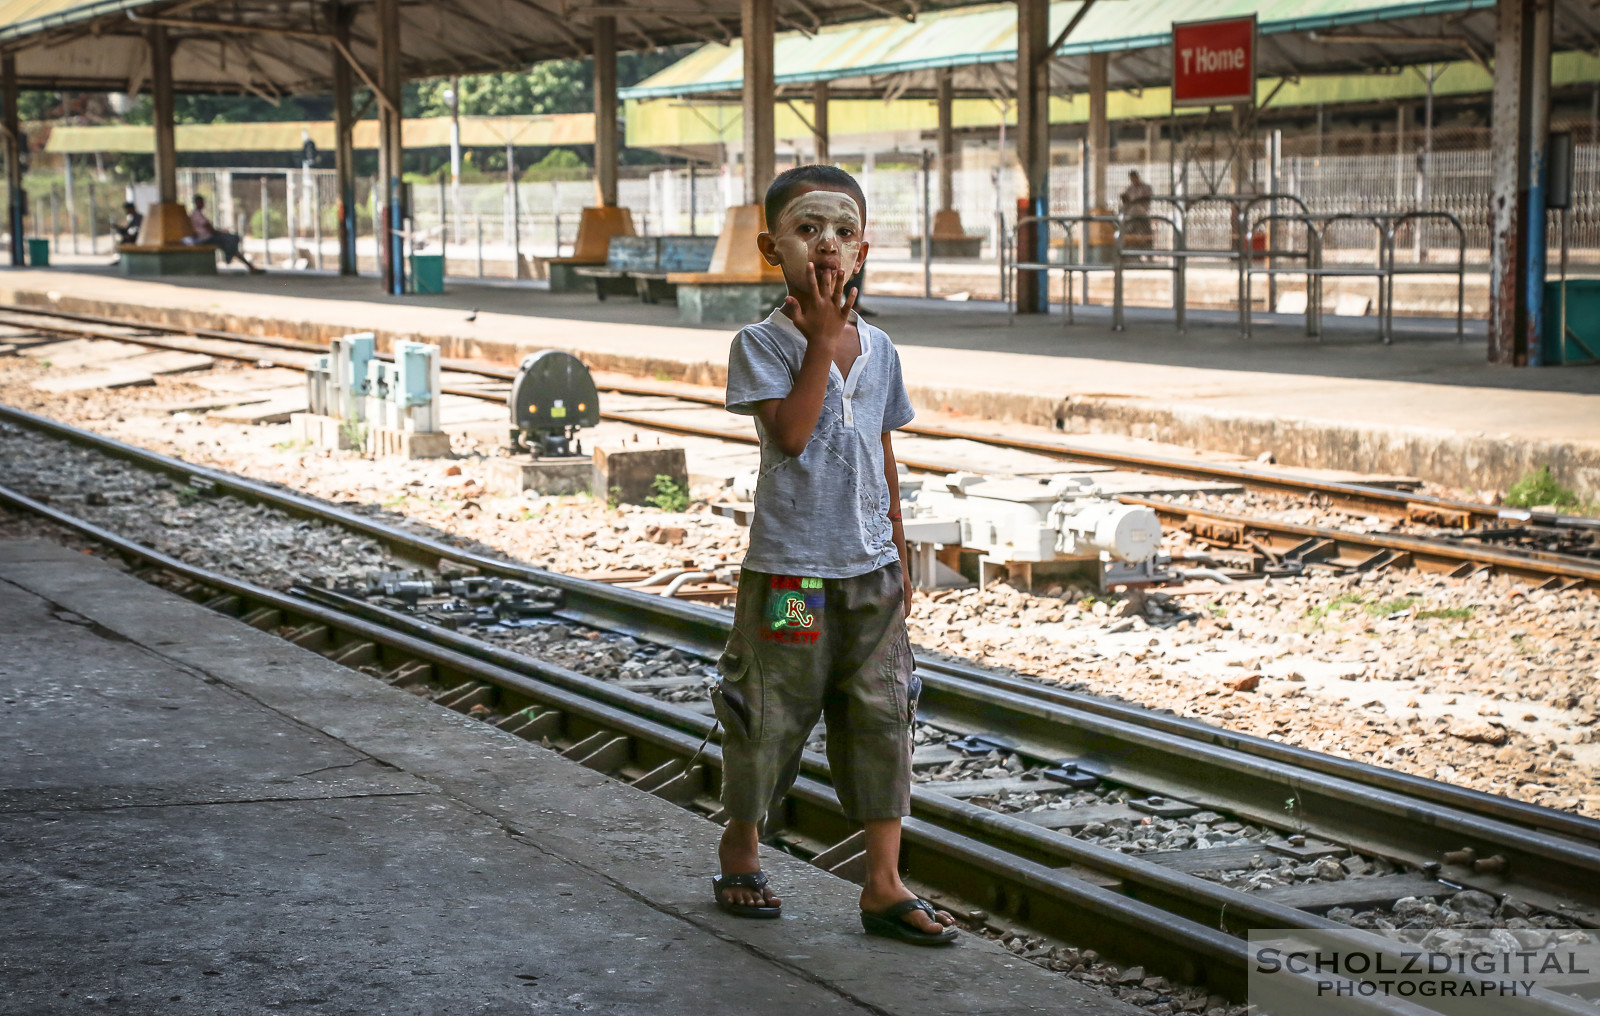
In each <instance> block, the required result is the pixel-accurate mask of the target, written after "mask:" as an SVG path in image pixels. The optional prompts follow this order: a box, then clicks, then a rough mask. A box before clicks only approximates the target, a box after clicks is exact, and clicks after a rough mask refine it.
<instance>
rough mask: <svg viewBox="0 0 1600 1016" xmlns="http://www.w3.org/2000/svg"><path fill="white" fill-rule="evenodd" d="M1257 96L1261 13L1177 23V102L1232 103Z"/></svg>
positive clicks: (1174, 52) (1174, 59)
mask: <svg viewBox="0 0 1600 1016" xmlns="http://www.w3.org/2000/svg"><path fill="white" fill-rule="evenodd" d="M1255 97H1256V18H1255V15H1253V14H1252V15H1251V16H1250V17H1248V18H1228V19H1226V20H1223V21H1190V22H1186V23H1184V24H1175V25H1173V26H1172V104H1173V105H1174V106H1226V105H1230V104H1232V103H1235V102H1254V101H1255Z"/></svg>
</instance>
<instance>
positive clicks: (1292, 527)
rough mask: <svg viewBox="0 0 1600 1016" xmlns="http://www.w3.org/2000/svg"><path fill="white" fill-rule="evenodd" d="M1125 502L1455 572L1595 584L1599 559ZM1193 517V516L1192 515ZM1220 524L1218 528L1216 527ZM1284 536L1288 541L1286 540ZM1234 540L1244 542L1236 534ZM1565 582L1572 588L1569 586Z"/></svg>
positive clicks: (1128, 498)
mask: <svg viewBox="0 0 1600 1016" xmlns="http://www.w3.org/2000/svg"><path fill="white" fill-rule="evenodd" d="M1118 500H1120V501H1122V502H1123V503H1124V504H1135V505H1144V506H1145V507H1147V508H1151V509H1153V510H1154V511H1155V512H1156V514H1157V515H1160V516H1161V517H1162V518H1163V519H1165V520H1167V521H1168V522H1169V523H1173V524H1175V526H1174V527H1175V528H1179V529H1186V530H1188V531H1190V532H1201V533H1202V535H1203V530H1204V525H1203V524H1204V523H1209V524H1210V525H1211V531H1212V532H1227V531H1229V530H1231V531H1233V532H1237V533H1239V534H1248V533H1265V534H1267V537H1268V540H1269V541H1270V542H1277V544H1278V547H1279V548H1281V549H1284V550H1288V549H1290V546H1293V545H1300V544H1303V543H1305V542H1306V541H1307V540H1317V541H1321V542H1323V543H1326V544H1327V545H1328V548H1327V549H1329V550H1333V551H1337V552H1338V553H1340V554H1344V553H1354V554H1359V555H1361V558H1358V560H1360V559H1366V560H1371V559H1372V558H1373V557H1374V555H1378V554H1383V553H1387V554H1389V555H1391V557H1390V559H1389V560H1386V561H1377V562H1374V563H1376V564H1385V565H1388V564H1400V563H1403V562H1402V560H1401V557H1402V556H1403V557H1404V558H1409V559H1410V562H1411V564H1412V565H1413V566H1415V567H1417V568H1420V569H1422V570H1424V571H1437V572H1447V573H1454V572H1458V571H1463V570H1465V571H1471V570H1475V569H1476V568H1478V567H1493V568H1495V569H1498V570H1500V571H1503V572H1506V573H1508V574H1511V575H1517V576H1520V577H1522V578H1525V579H1530V580H1533V581H1536V582H1559V581H1563V580H1565V581H1568V582H1572V583H1575V584H1585V583H1589V584H1600V563H1591V562H1589V561H1586V560H1584V559H1583V558H1578V557H1572V556H1570V555H1566V554H1552V553H1551V552H1549V551H1529V552H1523V551H1511V550H1507V549H1505V548H1501V547H1492V546H1489V545H1487V544H1477V543H1467V542H1460V541H1446V540H1436V539H1429V538H1427V537H1422V536H1407V535H1402V534H1397V533H1352V532H1349V531H1347V530H1343V529H1324V528H1322V527H1320V526H1308V525H1303V524H1301V523H1297V522H1280V521H1277V520H1274V519H1264V518H1262V517H1260V516H1259V515H1238V514H1235V513H1232V512H1223V511H1216V510H1214V509H1211V508H1200V507H1195V506H1191V505H1185V504H1179V503H1177V502H1175V501H1166V500H1162V499H1160V498H1151V497H1139V496H1136V495H1131V494H1124V495H1122V496H1120V497H1119V498H1118ZM1196 520H1198V521H1196ZM1219 527H1220V528H1219ZM1283 541H1288V543H1287V544H1285V543H1284V542H1283ZM1239 542H1243V541H1242V540H1240V541H1239ZM1567 588H1576V586H1575V585H1574V586H1568V587H1567Z"/></svg>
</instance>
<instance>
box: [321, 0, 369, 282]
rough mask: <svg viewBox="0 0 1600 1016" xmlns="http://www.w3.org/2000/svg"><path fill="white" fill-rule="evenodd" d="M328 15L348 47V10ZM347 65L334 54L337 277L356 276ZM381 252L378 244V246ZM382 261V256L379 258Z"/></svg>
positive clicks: (351, 111)
mask: <svg viewBox="0 0 1600 1016" xmlns="http://www.w3.org/2000/svg"><path fill="white" fill-rule="evenodd" d="M330 6H331V10H330V11H329V12H328V14H329V16H328V21H329V22H330V23H331V24H332V25H333V32H334V36H335V38H337V39H338V40H339V41H340V42H341V43H343V44H344V47H345V49H346V50H348V49H349V47H350V15H351V9H350V8H348V7H345V6H344V5H343V4H339V3H334V4H332V5H330ZM352 77H353V75H352V73H351V69H350V63H349V61H347V60H345V58H344V55H343V54H341V53H340V52H339V49H338V47H334V50H333V169H334V176H335V178H336V179H337V181H338V185H339V206H338V216H339V223H338V227H337V232H338V234H339V274H340V275H355V274H357V262H356V158H355V156H356V153H355V142H354V139H353V138H352V135H351V132H352V131H353V130H354V129H355V109H354V108H352V105H351V104H352V102H353V101H354V92H355V88H354V82H353V81H352ZM379 246H380V248H381V246H382V245H381V244H380V245H379ZM380 257H381V255H380Z"/></svg>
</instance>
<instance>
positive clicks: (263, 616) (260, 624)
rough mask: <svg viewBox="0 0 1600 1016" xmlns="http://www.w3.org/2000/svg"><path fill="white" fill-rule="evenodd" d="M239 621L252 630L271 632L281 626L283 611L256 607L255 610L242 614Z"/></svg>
mask: <svg viewBox="0 0 1600 1016" xmlns="http://www.w3.org/2000/svg"><path fill="white" fill-rule="evenodd" d="M239 620H241V621H243V622H244V623H245V624H247V625H249V626H250V627H252V628H259V629H261V630H262V631H272V630H273V629H275V628H278V627H279V626H281V625H282V624H283V611H281V610H279V609H277V608H276V607H257V608H256V609H255V610H252V611H249V612H247V613H245V614H243V615H242V616H241V617H240V618H239Z"/></svg>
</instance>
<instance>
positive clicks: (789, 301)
mask: <svg viewBox="0 0 1600 1016" xmlns="http://www.w3.org/2000/svg"><path fill="white" fill-rule="evenodd" d="M783 309H784V310H786V311H790V310H799V309H800V301H799V300H796V299H795V298H794V297H792V296H786V297H784V298H783Z"/></svg>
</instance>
